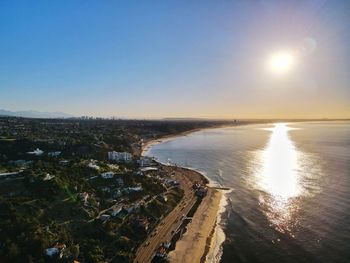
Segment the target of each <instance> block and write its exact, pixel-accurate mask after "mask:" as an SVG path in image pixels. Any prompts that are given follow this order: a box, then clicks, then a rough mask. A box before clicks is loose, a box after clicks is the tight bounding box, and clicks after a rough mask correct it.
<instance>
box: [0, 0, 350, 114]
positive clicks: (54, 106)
mask: <svg viewBox="0 0 350 263" xmlns="http://www.w3.org/2000/svg"><path fill="white" fill-rule="evenodd" d="M281 51H282V52H285V51H288V52H291V54H293V59H294V60H295V61H294V62H295V63H294V64H293V67H292V68H291V69H289V70H288V72H285V73H284V74H277V73H276V72H271V70H270V69H269V66H268V61H269V58H270V57H271V56H272V55H273V54H276V53H278V52H281ZM0 108H3V109H7V110H12V111H17V110H29V109H31V110H38V111H48V112H55V111H61V112H66V113H70V114H74V115H77V116H82V115H89V116H102V117H109V116H116V117H122V118H163V117H204V118H350V1H334V0H333V1H331V0H330V1H325V0H318V1H315V0H313V1H294V0H293V1H287V0H286V1H259V0H246V1H242V0H235V1H229V0H218V1H206V0H200V1H192V0H187V1H181V0H177V1H156V0H154V1H145V0H143V1H107V0H106V1H90V0H82V1H79V0H74V1H72V0H69V1H64V0H59V1H58V0H57V1H46V0H45V1H40V0H36V1H31V0H26V1H15V0H8V1H5V0H4V1H0Z"/></svg>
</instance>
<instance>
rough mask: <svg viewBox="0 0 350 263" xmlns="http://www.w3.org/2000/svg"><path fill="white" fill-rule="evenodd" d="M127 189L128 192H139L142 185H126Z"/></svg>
mask: <svg viewBox="0 0 350 263" xmlns="http://www.w3.org/2000/svg"><path fill="white" fill-rule="evenodd" d="M128 190H129V191H130V192H140V191H142V190H143V188H142V186H136V187H128Z"/></svg>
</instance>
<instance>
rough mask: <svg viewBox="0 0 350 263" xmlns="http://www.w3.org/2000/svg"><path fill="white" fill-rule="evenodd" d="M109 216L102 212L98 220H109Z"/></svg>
mask: <svg viewBox="0 0 350 263" xmlns="http://www.w3.org/2000/svg"><path fill="white" fill-rule="evenodd" d="M110 218H111V216H110V215H107V214H103V215H100V220H101V221H102V222H106V221H107V220H109V219H110Z"/></svg>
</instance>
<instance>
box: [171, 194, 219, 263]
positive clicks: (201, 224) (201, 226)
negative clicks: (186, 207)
mask: <svg viewBox="0 0 350 263" xmlns="http://www.w3.org/2000/svg"><path fill="white" fill-rule="evenodd" d="M221 198H222V192H221V191H220V190H217V189H213V188H209V190H208V194H207V196H206V197H205V198H204V199H203V201H202V203H201V204H200V206H199V207H198V209H197V211H196V213H195V214H194V216H193V219H192V222H191V223H190V224H189V225H188V226H187V231H186V233H185V234H184V235H183V236H182V238H181V239H180V240H179V241H178V242H177V243H176V247H175V250H173V251H171V252H170V253H169V260H170V262H183V263H194V262H205V261H206V254H207V253H208V251H209V247H210V243H211V237H212V234H213V232H214V228H215V224H216V220H217V216H218V212H219V208H220V200H221Z"/></svg>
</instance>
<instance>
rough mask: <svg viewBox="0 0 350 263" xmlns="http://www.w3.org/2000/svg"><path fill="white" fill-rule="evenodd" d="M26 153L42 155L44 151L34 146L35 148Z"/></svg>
mask: <svg viewBox="0 0 350 263" xmlns="http://www.w3.org/2000/svg"><path fill="white" fill-rule="evenodd" d="M27 153H28V154H33V155H36V156H39V155H42V154H43V153H44V151H42V150H40V149H39V148H36V150H34V151H32V152H27Z"/></svg>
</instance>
